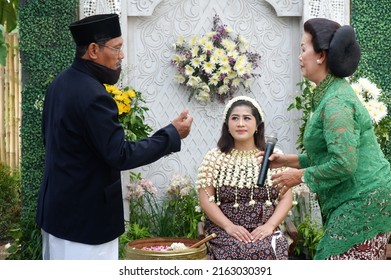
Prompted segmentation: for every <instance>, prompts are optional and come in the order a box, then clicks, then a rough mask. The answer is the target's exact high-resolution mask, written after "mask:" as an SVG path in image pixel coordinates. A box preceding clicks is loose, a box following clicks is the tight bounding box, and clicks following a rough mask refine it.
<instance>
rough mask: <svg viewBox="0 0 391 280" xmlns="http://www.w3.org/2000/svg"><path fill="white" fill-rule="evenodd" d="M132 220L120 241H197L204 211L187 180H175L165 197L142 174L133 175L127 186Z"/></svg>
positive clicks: (174, 177) (177, 176)
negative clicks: (149, 239) (151, 239)
mask: <svg viewBox="0 0 391 280" xmlns="http://www.w3.org/2000/svg"><path fill="white" fill-rule="evenodd" d="M127 188H128V193H127V196H126V199H128V200H129V213H130V214H129V220H128V221H127V224H128V225H127V230H126V232H125V233H124V234H123V235H122V237H121V238H120V243H121V244H122V247H123V245H124V244H125V243H127V242H129V241H132V240H134V239H138V238H143V237H151V236H153V237H187V238H197V224H198V222H199V221H201V218H202V212H201V210H200V209H201V208H200V206H199V203H198V192H197V191H196V189H195V188H194V187H193V184H192V182H191V180H190V179H189V178H187V177H182V176H180V175H175V176H173V177H172V179H171V181H170V184H169V186H168V187H167V189H166V191H165V193H164V195H163V197H162V198H161V199H159V198H158V191H157V188H156V187H155V186H154V185H153V183H152V182H151V181H150V180H148V179H143V178H142V177H141V174H140V173H131V179H130V183H129V184H128V185H127Z"/></svg>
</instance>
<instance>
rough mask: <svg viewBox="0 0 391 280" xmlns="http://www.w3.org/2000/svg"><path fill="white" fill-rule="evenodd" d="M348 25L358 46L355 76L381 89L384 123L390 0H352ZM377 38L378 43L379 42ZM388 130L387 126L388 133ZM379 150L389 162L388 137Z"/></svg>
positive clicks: (390, 81)
mask: <svg viewBox="0 0 391 280" xmlns="http://www.w3.org/2000/svg"><path fill="white" fill-rule="evenodd" d="M351 10H352V19H351V22H352V26H353V27H354V29H355V30H356V35H357V39H358V41H359V43H360V47H361V60H360V64H359V66H358V69H357V71H356V73H355V76H356V77H367V78H369V79H370V80H371V81H372V82H374V83H375V84H377V85H378V86H379V87H380V88H381V89H382V90H383V91H384V92H386V93H388V94H385V95H383V97H382V101H383V102H385V103H386V105H387V107H388V118H387V119H388V123H387V124H385V126H386V125H387V126H388V127H389V126H390V118H391V97H390V93H391V75H390V65H391V56H390V53H391V28H390V25H389V23H390V22H391V13H389V12H385V11H391V1H389V0H379V1H372V0H352V1H351ZM379 15H381V16H379ZM379 42H381V44H379ZM389 131H390V130H388V136H389V135H390V133H389ZM381 144H382V145H381V147H382V150H383V152H384V154H385V156H386V158H387V159H388V161H389V162H391V141H387V142H385V143H381Z"/></svg>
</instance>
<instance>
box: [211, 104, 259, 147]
mask: <svg viewBox="0 0 391 280" xmlns="http://www.w3.org/2000/svg"><path fill="white" fill-rule="evenodd" d="M242 105H245V106H248V107H250V108H251V113H252V115H253V116H254V117H255V121H256V124H257V129H256V131H257V132H256V133H254V142H255V146H256V147H257V148H258V149H260V150H261V151H263V150H265V123H264V120H263V119H262V118H261V116H260V114H259V112H258V110H257V109H256V108H255V107H254V105H253V104H252V103H251V102H249V101H246V100H238V101H236V102H235V103H233V104H232V106H231V107H230V108H229V109H228V111H227V115H226V116H225V120H224V123H223V126H222V128H221V136H220V139H219V141H218V142H217V147H218V148H219V149H220V151H222V152H223V153H229V152H230V151H231V150H232V149H233V148H234V139H233V137H232V135H231V134H230V133H229V131H228V119H229V116H230V115H231V112H232V110H233V109H234V108H235V107H238V106H242Z"/></svg>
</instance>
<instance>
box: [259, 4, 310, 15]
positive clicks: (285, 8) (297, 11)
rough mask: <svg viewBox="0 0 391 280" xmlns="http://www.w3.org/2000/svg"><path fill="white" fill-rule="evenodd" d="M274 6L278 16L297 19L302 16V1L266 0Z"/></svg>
mask: <svg viewBox="0 0 391 280" xmlns="http://www.w3.org/2000/svg"><path fill="white" fill-rule="evenodd" d="M266 2H269V3H270V5H272V6H273V7H274V9H275V11H276V13H277V16H279V17H282V16H288V17H297V16H302V12H303V7H302V2H303V1H302V0H266Z"/></svg>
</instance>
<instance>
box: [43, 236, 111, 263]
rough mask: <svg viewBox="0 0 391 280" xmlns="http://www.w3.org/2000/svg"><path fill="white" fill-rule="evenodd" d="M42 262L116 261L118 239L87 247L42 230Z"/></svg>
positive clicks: (87, 245)
mask: <svg viewBox="0 0 391 280" xmlns="http://www.w3.org/2000/svg"><path fill="white" fill-rule="evenodd" d="M42 259H44V260H118V238H116V239H114V240H112V241H109V242H107V243H103V244H99V245H89V244H83V243H78V242H72V241H69V240H65V239H61V238H57V237H55V236H53V235H51V234H50V233H47V232H46V231H44V230H42Z"/></svg>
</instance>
